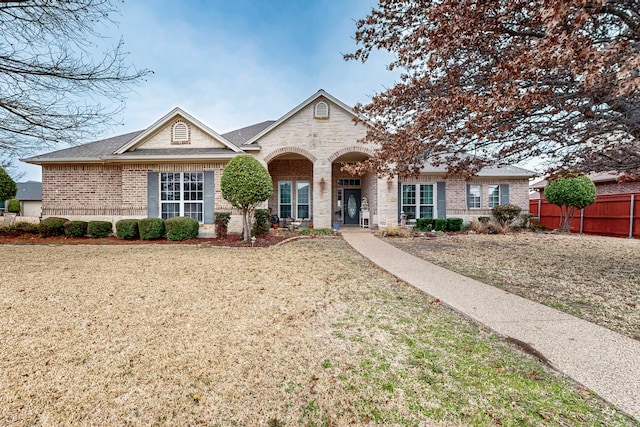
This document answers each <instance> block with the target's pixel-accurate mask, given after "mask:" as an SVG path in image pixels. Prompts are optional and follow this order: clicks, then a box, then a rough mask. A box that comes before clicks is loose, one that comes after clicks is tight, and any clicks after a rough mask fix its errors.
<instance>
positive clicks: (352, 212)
mask: <svg viewBox="0 0 640 427" xmlns="http://www.w3.org/2000/svg"><path fill="white" fill-rule="evenodd" d="M361 195H362V193H361V191H360V189H359V188H351V189H346V188H345V190H344V224H345V225H350V224H352V225H360V200H361V199H362V197H361Z"/></svg>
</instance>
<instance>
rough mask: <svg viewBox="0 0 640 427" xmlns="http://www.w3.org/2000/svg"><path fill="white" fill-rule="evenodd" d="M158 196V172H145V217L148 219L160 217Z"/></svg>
mask: <svg viewBox="0 0 640 427" xmlns="http://www.w3.org/2000/svg"><path fill="white" fill-rule="evenodd" d="M159 195H160V191H159V189H158V172H147V216H148V217H149V218H158V217H159V216H160V206H159V205H158V197H159Z"/></svg>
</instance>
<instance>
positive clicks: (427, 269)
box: [341, 229, 640, 419]
mask: <svg viewBox="0 0 640 427" xmlns="http://www.w3.org/2000/svg"><path fill="white" fill-rule="evenodd" d="M341 231H342V236H343V238H344V240H346V242H347V243H348V244H349V245H351V247H353V248H354V249H355V250H356V251H358V252H360V253H361V254H362V255H364V256H365V257H367V258H369V259H370V260H371V261H372V262H373V263H375V264H376V265H378V266H379V267H381V268H383V269H384V270H387V271H388V272H389V273H391V274H393V275H394V276H396V277H398V278H399V279H402V280H404V281H405V282H407V283H409V284H411V285H413V286H414V287H416V288H418V289H420V290H421V291H423V292H425V293H427V294H429V295H431V296H432V297H434V298H438V299H439V300H441V301H442V302H443V303H445V304H447V305H448V306H449V307H451V308H453V309H454V310H456V311H458V312H460V313H462V314H464V315H466V316H467V317H469V318H471V319H473V320H475V321H476V322H478V323H480V324H483V325H485V326H487V327H488V328H490V329H492V330H494V331H495V332H497V333H499V334H501V335H503V336H505V337H509V338H511V339H514V340H516V341H520V342H521V343H524V345H525V346H527V345H528V346H531V347H533V349H534V350H536V351H537V352H539V353H541V354H542V355H543V356H544V358H546V359H547V360H548V361H549V363H550V364H551V365H552V366H553V367H554V368H556V369H558V370H559V371H561V372H563V373H565V374H567V375H568V376H569V377H571V378H573V379H574V380H575V381H577V382H579V383H580V384H582V385H583V386H585V387H586V388H588V389H590V390H592V391H594V392H595V393H597V394H598V395H599V396H601V397H602V398H603V399H605V400H607V401H608V402H611V403H612V404H614V405H616V406H618V407H619V408H620V409H622V410H623V411H625V412H627V413H628V414H630V415H632V416H634V417H636V418H637V419H640V342H638V341H636V340H633V339H631V338H628V337H625V336H623V335H620V334H618V333H616V332H613V331H610V330H609V329H606V328H603V327H601V326H597V325H594V324H593V323H590V322H587V321H584V320H581V319H578V318H576V317H574V316H571V315H568V314H566V313H563V312H561V311H558V310H555V309H552V308H549V307H547V306H544V305H542V304H538V303H535V302H532V301H529V300H527V299H524V298H521V297H519V296H517V295H514V294H511V293H509V292H506V291H504V290H501V289H498V288H495V287H493V286H489V285H485V284H484V283H480V282H478V281H476V280H473V279H470V278H468V277H464V276H462V275H460V274H457V273H454V272H452V271H449V270H446V269H444V268H442V267H438V266H436V265H434V264H431V263H429V262H427V261H424V260H422V259H420V258H417V257H415V256H413V255H410V254H408V253H406V252H403V251H402V250H400V249H397V248H396V247H394V246H392V245H390V244H388V243H386V242H383V241H382V240H380V239H378V238H377V237H375V236H374V235H373V234H372V233H371V232H363V231H360V230H355V229H354V230H349V229H343V230H341ZM479 256H481V255H479Z"/></svg>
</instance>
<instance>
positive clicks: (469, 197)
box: [467, 184, 471, 209]
mask: <svg viewBox="0 0 640 427" xmlns="http://www.w3.org/2000/svg"><path fill="white" fill-rule="evenodd" d="M467 209H471V184H467Z"/></svg>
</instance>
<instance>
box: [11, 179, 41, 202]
mask: <svg viewBox="0 0 640 427" xmlns="http://www.w3.org/2000/svg"><path fill="white" fill-rule="evenodd" d="M16 184H17V186H18V194H16V199H18V200H42V183H41V182H37V181H27V182H18V183H16Z"/></svg>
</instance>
